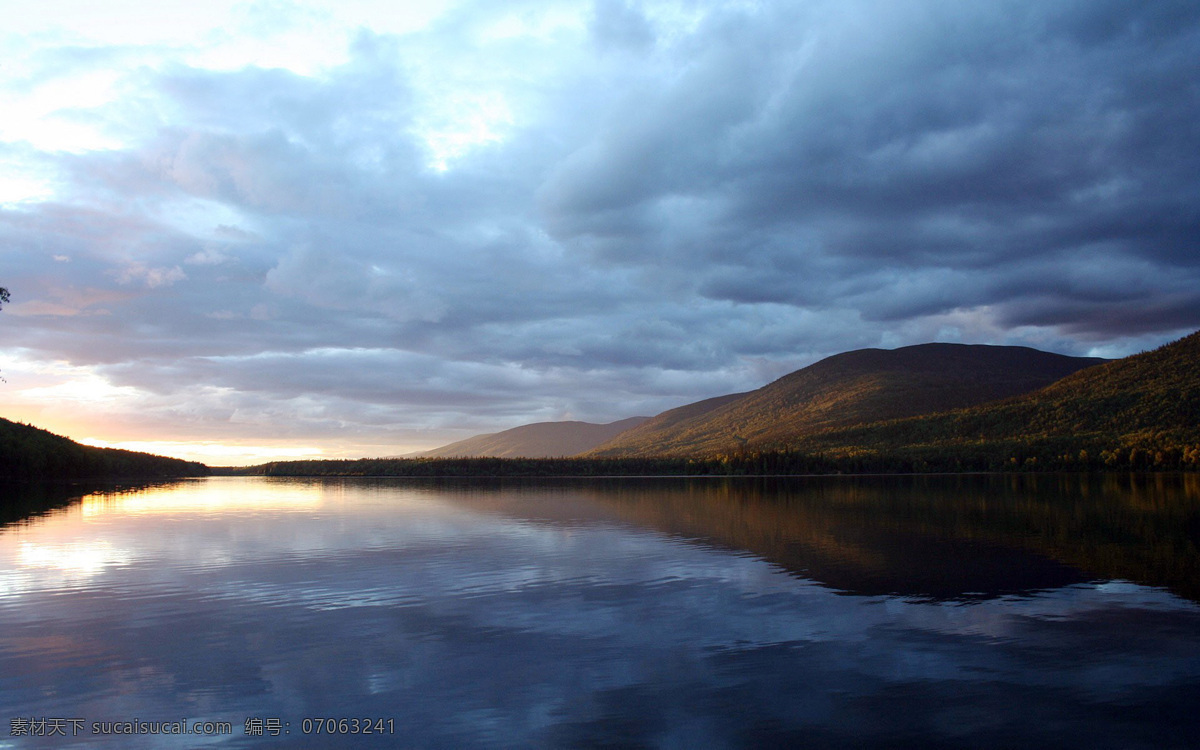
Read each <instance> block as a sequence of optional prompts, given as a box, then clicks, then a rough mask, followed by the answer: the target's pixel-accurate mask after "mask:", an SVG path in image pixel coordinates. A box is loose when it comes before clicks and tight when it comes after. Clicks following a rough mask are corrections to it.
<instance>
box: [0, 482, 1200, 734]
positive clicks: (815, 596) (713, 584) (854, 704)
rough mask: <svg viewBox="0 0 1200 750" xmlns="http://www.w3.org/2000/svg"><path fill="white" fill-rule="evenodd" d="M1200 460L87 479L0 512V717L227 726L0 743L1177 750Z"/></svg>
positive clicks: (1188, 665) (1191, 720)
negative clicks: (40, 509) (253, 731)
mask: <svg viewBox="0 0 1200 750" xmlns="http://www.w3.org/2000/svg"><path fill="white" fill-rule="evenodd" d="M1198 480H1200V477H1196V476H1190V475H1189V476H1180V475H1160V476H1150V477H1115V476H1102V477H1086V476H1084V477H1080V476H1052V475H1043V476H945V477H828V478H795V479H755V478H740V479H688V480H682V479H613V480H595V479H593V480H578V481H566V480H544V481H543V480H527V481H515V480H506V481H503V482H500V481H496V482H483V481H467V480H441V481H437V480H426V481H402V480H372V479H354V480H350V479H348V480H313V481H308V480H272V479H262V478H244V479H243V478H225V477H222V478H211V479H207V480H190V481H184V482H180V483H176V484H173V485H165V486H159V487H148V488H143V489H136V488H133V489H130V488H126V490H124V491H121V492H110V491H96V492H93V493H92V494H89V495H88V496H87V497H86V498H84V499H83V501H82V502H80V503H75V504H73V505H70V506H67V507H59V508H56V509H51V510H47V511H46V512H45V513H44V514H43V515H41V516H38V517H33V518H29V519H28V520H25V521H19V522H14V523H9V524H7V525H5V526H3V527H0V713H4V714H7V715H8V717H9V718H13V717H22V716H23V717H34V718H36V717H39V716H41V717H63V718H84V719H87V720H88V721H89V722H90V721H120V720H123V719H124V720H132V719H133V718H135V717H136V718H139V719H143V720H147V721H164V720H165V721H177V720H178V719H180V718H181V717H186V718H188V719H189V720H211V721H227V722H231V723H232V724H233V728H234V733H233V735H229V736H220V737H188V738H182V739H186V741H183V742H174V741H173V740H175V739H181V738H167V737H164V736H158V737H153V736H126V737H114V736H88V735H81V736H79V737H76V738H69V737H68V738H65V739H64V738H61V737H58V738H49V737H44V738H38V737H31V736H4V733H3V730H2V729H0V747H13V748H26V747H60V746H63V745H71V744H75V745H79V746H89V747H90V746H104V747H114V748H116V747H120V748H151V747H260V746H267V745H269V746H271V747H277V748H291V747H325V746H338V745H341V746H345V745H352V746H370V747H393V746H395V747H599V746H610V747H761V746H814V747H858V746H890V747H931V746H932V747H1014V746H1035V747H1036V746H1055V747H1088V748H1095V747H1111V748H1117V747H1121V748H1125V747H1147V748H1149V747H1186V746H1188V745H1189V744H1190V743H1191V741H1192V740H1194V738H1195V737H1196V736H1197V731H1198V730H1200V721H1198V719H1197V716H1196V712H1195V710H1194V707H1195V705H1197V704H1198V703H1200V605H1198V604H1197V603H1196V601H1197V599H1198V594H1200V591H1198V590H1197V581H1198V580H1200V576H1198V574H1197V559H1198V554H1197V542H1198V540H1200V533H1198V531H1200V525H1198V523H1200V481H1198ZM9 491H10V490H9V489H5V492H9ZM36 492H40V493H41V495H40V496H41V497H43V498H49V499H50V500H51V501H52V502H53V503H54V504H59V503H61V502H62V497H61V493H59V492H53V491H46V490H36ZM33 504H35V503H34V501H33V500H29V501H28V502H27V503H26V505H33ZM343 716H346V717H355V716H357V717H382V718H391V719H393V720H394V721H395V726H396V734H395V735H394V736H388V737H376V738H373V739H372V740H368V739H367V738H364V737H357V738H353V740H355V741H350V740H349V739H348V738H342V739H347V741H345V742H337V741H332V742H331V741H329V740H330V738H328V737H326V738H315V737H313V736H311V735H309V736H306V735H305V734H304V733H303V731H302V727H301V723H302V721H303V719H304V718H306V717H307V718H312V717H343ZM251 717H259V718H271V717H276V718H279V719H280V720H281V721H282V722H284V723H285V724H284V726H285V727H287V728H288V732H290V733H288V732H283V733H281V734H280V736H278V737H253V736H247V735H246V734H245V731H244V727H243V725H244V721H245V719H246V718H251ZM321 740H325V741H321Z"/></svg>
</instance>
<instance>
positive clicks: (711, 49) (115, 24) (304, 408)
mask: <svg viewBox="0 0 1200 750" xmlns="http://www.w3.org/2000/svg"><path fill="white" fill-rule="evenodd" d="M918 5H920V6H921V7H922V8H923V10H921V11H919V12H916V11H913V10H911V9H909V8H906V7H904V6H901V5H897V4H888V3H870V2H866V3H859V2H847V3H833V2H805V3H792V2H708V1H707V0H702V1H701V2H690V1H689V2H684V1H683V0H647V1H646V2H640V1H639V2H624V1H623V0H561V1H560V0H554V1H553V2H525V1H524V0H521V1H519V2H515V3H485V2H477V1H476V0H444V1H442V2H428V1H427V0H422V1H421V2H417V1H416V0H412V1H406V2H388V3H382V2H375V1H373V0H356V1H355V2H340V3H332V2H326V1H324V0H287V1H285V2H274V1H273V0H270V1H267V0H263V1H261V2H260V1H259V0H251V1H250V2H233V1H232V0H217V2H209V3H203V4H196V3H160V4H157V5H146V4H144V3H142V2H137V1H135V0H119V1H117V2H112V3H106V4H104V5H103V6H98V5H96V4H94V3H85V2H82V1H81V0H50V1H49V2H44V3H36V4H33V5H28V6H23V7H22V8H21V12H20V13H13V14H9V15H11V16H13V17H12V18H9V19H6V23H5V28H4V29H3V30H0V41H2V43H3V44H4V48H5V59H4V61H3V66H2V67H0V98H2V99H3V101H4V102H5V111H4V117H3V118H0V259H2V260H3V265H2V268H3V274H2V275H0V287H3V288H6V289H8V290H9V291H10V292H11V294H12V299H11V301H10V302H8V303H7V304H5V305H4V308H3V311H2V312H0V334H2V335H0V376H2V377H3V378H5V382H0V416H2V417H4V418H7V419H10V420H17V421H22V422H27V423H30V424H33V425H36V426H39V427H42V428H45V429H48V430H50V431H52V432H55V433H58V434H62V435H65V436H67V437H70V438H73V439H76V440H81V441H83V442H85V443H86V444H88V445H97V446H112V447H123V448H128V449H131V450H147V451H152V452H156V453H163V454H165V455H170V456H177V457H185V458H190V459H195V460H199V461H203V462H205V463H209V464H213V465H245V464H252V463H258V462H264V461H271V460H287V459H299V458H341V457H348V458H357V457H366V456H397V455H403V454H406V453H410V452H413V451H418V450H422V449H428V448H434V447H436V446H440V445H445V444H447V443H451V442H454V441H457V440H461V439H463V438H466V437H469V436H472V435H476V434H479V433H491V432H497V431H502V430H506V429H509V428H513V427H516V426H518V425H523V424H529V423H532V422H540V421H554V420H565V419H572V420H582V421H589V422H597V423H599V422H604V423H607V422H613V421H617V420H621V419H625V418H629V417H634V416H639V415H642V416H649V415H654V414H658V413H660V412H662V411H664V410H666V409H670V408H673V407H676V406H680V405H682V404H686V403H690V402H694V401H698V400H701V399H706V398H710V397H714V396H719V395H722V394H729V393H738V392H745V391H748V390H752V389H755V388H758V387H761V386H763V385H764V384H766V383H768V382H770V381H771V380H773V379H775V378H778V377H781V376H783V375H785V374H787V373H789V372H792V371H794V370H797V369H799V368H801V367H804V366H806V365H809V364H812V363H814V362H817V361H819V360H821V359H823V358H825V357H827V356H829V355H832V354H836V353H839V352H844V351H849V350H854V349H861V348H897V347H903V346H906V345H911V344H916V343H924V342H931V341H936V342H958V343H985V344H1005V345H1022V346H1031V347H1036V348H1039V349H1042V350H1047V351H1053V352H1058V353H1063V354H1070V355H1096V354H1098V355H1102V356H1105V357H1121V356H1125V355H1128V354H1132V353H1135V352H1138V351H1142V350H1145V349H1153V348H1155V347H1157V346H1159V345H1161V344H1163V343H1166V342H1168V341H1171V340H1174V339H1177V338H1179V337H1180V336H1183V335H1185V334H1187V333H1189V332H1191V331H1192V330H1194V329H1195V327H1196V325H1197V324H1196V320H1197V319H1198V318H1197V314H1198V311H1200V291H1198V290H1200V255H1198V254H1197V253H1196V252H1195V249H1196V248H1195V238H1196V236H1197V227H1196V222H1195V217H1194V211H1193V210H1192V209H1191V208H1190V207H1191V206H1193V205H1194V203H1195V201H1194V200H1191V199H1190V198H1189V196H1193V195H1195V194H1196V192H1197V180H1198V179H1200V178H1197V175H1200V165H1198V164H1197V163H1196V161H1197V159H1200V157H1198V156H1197V154H1200V147H1198V145H1200V144H1198V143H1197V141H1198V140H1200V136H1197V133H1196V129H1195V128H1194V127H1193V126H1192V125H1191V124H1192V123H1195V122H1196V121H1197V114H1198V113H1200V99H1198V97H1197V95H1196V93H1195V90H1194V86H1191V85H1190V82H1191V81H1194V80H1195V78H1196V70H1195V65H1194V63H1193V62H1192V61H1194V60H1197V59H1200V20H1198V19H1197V16H1196V12H1195V10H1194V9H1192V8H1190V7H1188V6H1187V4H1172V3H1163V4H1151V5H1148V6H1139V5H1137V4H1128V5H1121V4H1118V5H1117V6H1111V7H1110V6H1109V5H1101V4H1091V3H1086V2H1081V3H1076V2H1062V3H1052V4H1036V3H1030V4H1028V5H1027V6H1026V7H1024V9H1023V10H1022V12H1020V13H1016V12H1007V11H1005V10H1003V9H1002V8H1000V7H998V6H994V5H992V4H976V3H959V4H953V3H951V4H936V3H931V4H927V5H926V4H921V3H918ZM1004 7H1005V8H1007V7H1008V6H1004Z"/></svg>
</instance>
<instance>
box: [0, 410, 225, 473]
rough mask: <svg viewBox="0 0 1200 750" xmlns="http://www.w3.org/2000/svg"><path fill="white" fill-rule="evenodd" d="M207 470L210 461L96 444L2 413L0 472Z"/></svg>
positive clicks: (0, 426)
mask: <svg viewBox="0 0 1200 750" xmlns="http://www.w3.org/2000/svg"><path fill="white" fill-rule="evenodd" d="M205 474H208V467H207V466H205V465H204V464H199V463H195V462H193V461H181V460H180V459H177V458H167V457H165V456H155V455H152V454H149V453H135V452H134V451H125V450H118V449H116V448H93V447H91V446H87V445H80V444H79V443H76V442H75V441H74V440H71V439H69V438H65V437H63V436H61V435H55V434H54V433H52V432H48V431H46V430H43V429H41V428H38V427H33V426H32V425H27V424H20V423H19V422H11V421H9V420H7V419H0V478H4V479H82V478H89V479H99V478H106V479H118V478H120V479H126V478H128V479H135V478H136V479H148V478H166V477H187V476H203V475H205Z"/></svg>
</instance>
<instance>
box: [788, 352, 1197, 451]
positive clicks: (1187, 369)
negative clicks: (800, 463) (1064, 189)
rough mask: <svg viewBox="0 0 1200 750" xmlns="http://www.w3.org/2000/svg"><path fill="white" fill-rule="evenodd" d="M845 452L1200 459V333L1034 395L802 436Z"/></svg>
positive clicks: (819, 447)
mask: <svg viewBox="0 0 1200 750" xmlns="http://www.w3.org/2000/svg"><path fill="white" fill-rule="evenodd" d="M797 447H799V448H800V449H801V450H812V451H818V452H821V453H823V454H826V455H830V456H835V457H847V456H872V455H876V456H880V455H893V456H907V457H910V458H913V459H917V460H943V459H944V457H947V456H963V457H967V456H974V457H975V459H976V460H977V461H980V462H982V463H984V464H987V465H991V466H996V465H998V464H1002V463H1005V462H1007V463H1008V464H1012V465H1017V464H1021V465H1025V464H1029V463H1032V464H1035V465H1036V464H1037V463H1038V462H1043V463H1044V462H1046V461H1051V462H1054V463H1056V464H1058V465H1059V466H1061V467H1062V468H1087V467H1096V466H1106V465H1107V466H1127V467H1129V468H1155V467H1158V468H1177V467H1185V466H1195V465H1198V464H1200V332H1197V333H1193V334H1191V335H1190V336H1187V337H1185V338H1183V339H1180V340H1179V341H1176V342H1174V343H1171V344H1167V345H1166V346H1163V347H1160V348H1159V349H1156V350H1154V351H1151V352H1145V353H1142V354H1138V355H1134V356H1132V357H1126V358H1125V359H1120V360H1116V361H1113V362H1109V363H1107V364H1104V365H1101V366H1098V367H1092V368H1089V369H1086V370H1083V371H1081V372H1077V373H1075V374H1073V375H1070V376H1068V377H1065V378H1063V379H1062V380H1059V381H1058V382H1056V383H1054V384H1052V385H1050V386H1048V387H1046V388H1044V389H1041V390H1039V391H1036V392H1034V393H1030V394H1026V395H1024V396H1018V397H1015V398H1011V399H1006V400H1003V401H999V402H996V403H989V404H984V405H981V406H976V407H973V408H969V409H963V410H958V411H953V412H948V413H940V414H931V415H924V416H919V417H913V418H910V419H902V420H893V421H890V422H884V423H877V424H867V425H862V426H858V427H853V428H848V429H835V430H829V431H826V432H824V433H822V434H816V435H811V436H809V437H807V438H806V439H804V440H802V441H800V442H798V443H797Z"/></svg>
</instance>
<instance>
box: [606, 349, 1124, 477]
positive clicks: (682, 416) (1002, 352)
mask: <svg viewBox="0 0 1200 750" xmlns="http://www.w3.org/2000/svg"><path fill="white" fill-rule="evenodd" d="M1104 361H1105V360H1102V359H1096V358H1090V357H1068V356H1064V355H1061V354H1051V353H1049V352H1042V351H1038V350H1036V349H1030V348H1027V347H1016V346H982V345H974V346H972V345H965V344H921V345H918V346H908V347H903V348H901V349H894V350H881V349H860V350H857V351H852V352H846V353H844V354H839V355H835V356H833V357H829V358H827V359H824V360H821V361H820V362H817V363H816V364H813V365H811V366H809V367H806V368H804V369H801V370H797V371H796V372H793V373H791V374H790V375H786V376H784V377H782V378H780V379H779V380H776V381H775V382H773V383H771V384H769V385H767V386H764V387H763V388H760V389H758V390H757V391H752V392H750V393H747V394H744V395H742V396H740V397H723V399H724V400H721V399H710V400H709V401H706V402H700V403H699V404H690V405H688V406H685V407H681V408H680V409H675V410H672V411H669V412H665V413H664V414H662V415H659V416H658V417H655V418H654V419H651V420H650V421H648V422H646V423H645V424H643V425H641V426H639V427H635V428H634V429H632V430H629V431H628V432H625V433H623V434H622V435H620V436H618V437H617V438H616V439H614V440H612V441H609V442H608V443H605V444H604V445H601V446H599V447H598V448H596V449H595V450H593V451H591V452H589V453H588V454H585V455H590V456H597V457H615V456H638V455H666V456H687V455H692V456H697V455H712V454H714V453H722V452H728V451H731V450H744V449H752V450H753V449H760V448H764V447H774V446H782V445H790V444H796V443H800V442H803V441H805V440H806V439H807V438H808V437H809V436H811V435H813V434H815V433H818V432H822V431H826V430H830V429H836V428H840V427H849V426H851V425H856V424H863V423H869V422H878V421H881V420H889V419H896V418H901V417H910V416H915V415H919V414H927V413H930V412H938V411H946V410H949V409H955V408H960V407H964V406H971V405H975V404H981V403H984V402H987V401H992V400H995V399H1000V398H1004V397H1007V396H1012V395H1016V394H1020V393H1027V392H1029V391H1032V390H1035V389H1037V388H1041V387H1043V386H1045V385H1048V384H1050V383H1052V382H1054V381H1056V380H1058V379H1059V378H1062V377H1063V376H1065V375H1069V374H1071V373H1074V372H1077V371H1079V370H1081V369H1083V368H1087V367H1092V366H1095V365H1097V364H1101V363H1103V362H1104ZM702 406H708V407H709V408H700V407H702Z"/></svg>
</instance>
